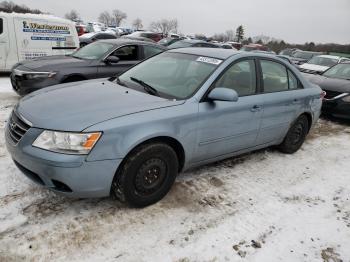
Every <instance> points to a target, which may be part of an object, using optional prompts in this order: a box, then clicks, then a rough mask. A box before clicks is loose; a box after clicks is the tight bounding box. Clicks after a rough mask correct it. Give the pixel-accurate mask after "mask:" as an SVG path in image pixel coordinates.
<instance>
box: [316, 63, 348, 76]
mask: <svg viewBox="0 0 350 262" xmlns="http://www.w3.org/2000/svg"><path fill="white" fill-rule="evenodd" d="M323 75H324V76H326V77H330V78H340V79H347V80H350V64H338V65H335V66H333V67H332V68H331V69H329V70H327V71H326V72H324V74H323Z"/></svg>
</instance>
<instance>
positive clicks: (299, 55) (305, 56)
mask: <svg viewBox="0 0 350 262" xmlns="http://www.w3.org/2000/svg"><path fill="white" fill-rule="evenodd" d="M313 56H314V54H313V53H309V52H301V51H297V52H295V53H293V54H292V57H295V58H301V59H306V60H309V59H310V58H312V57H313Z"/></svg>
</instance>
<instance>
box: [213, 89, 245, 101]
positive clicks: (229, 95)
mask: <svg viewBox="0 0 350 262" xmlns="http://www.w3.org/2000/svg"><path fill="white" fill-rule="evenodd" d="M208 98H209V99H210V100H213V101H228V102H236V101H238V94H237V92H236V91H235V90H232V89H229V88H226V87H216V88H214V89H213V90H211V91H210V93H209V94H208Z"/></svg>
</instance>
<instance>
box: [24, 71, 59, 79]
mask: <svg viewBox="0 0 350 262" xmlns="http://www.w3.org/2000/svg"><path fill="white" fill-rule="evenodd" d="M24 75H25V77H26V78H27V79H36V78H51V77H53V76H54V75H56V73H55V72H30V73H25V74H24Z"/></svg>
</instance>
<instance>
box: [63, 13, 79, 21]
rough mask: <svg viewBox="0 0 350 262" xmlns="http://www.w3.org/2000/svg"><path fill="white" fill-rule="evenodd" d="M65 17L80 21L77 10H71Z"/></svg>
mask: <svg viewBox="0 0 350 262" xmlns="http://www.w3.org/2000/svg"><path fill="white" fill-rule="evenodd" d="M64 17H65V18H66V19H69V20H72V21H78V20H79V19H80V16H79V14H78V12H77V11H76V10H71V11H70V12H68V13H67V14H65V15H64Z"/></svg>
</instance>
